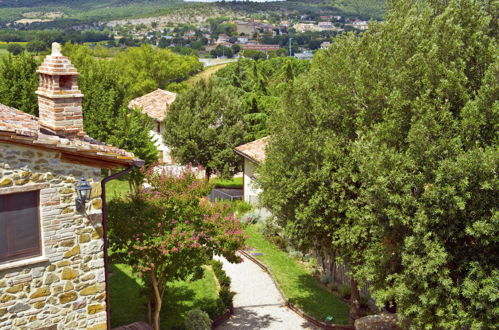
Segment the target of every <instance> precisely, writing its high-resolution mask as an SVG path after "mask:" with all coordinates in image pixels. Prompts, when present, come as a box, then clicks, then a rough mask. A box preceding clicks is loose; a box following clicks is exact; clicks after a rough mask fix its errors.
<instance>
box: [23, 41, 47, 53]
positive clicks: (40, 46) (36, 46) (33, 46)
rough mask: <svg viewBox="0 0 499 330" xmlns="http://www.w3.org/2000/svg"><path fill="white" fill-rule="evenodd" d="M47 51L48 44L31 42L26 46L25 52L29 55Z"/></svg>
mask: <svg viewBox="0 0 499 330" xmlns="http://www.w3.org/2000/svg"><path fill="white" fill-rule="evenodd" d="M47 49H48V44H47V43H45V42H43V41H40V40H33V41H30V42H28V44H27V45H26V50H27V51H28V52H31V53H35V54H37V55H38V54H39V53H42V52H44V51H46V50H47Z"/></svg>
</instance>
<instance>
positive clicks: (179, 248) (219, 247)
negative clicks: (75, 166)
mask: <svg viewBox="0 0 499 330" xmlns="http://www.w3.org/2000/svg"><path fill="white" fill-rule="evenodd" d="M145 177H146V180H147V182H148V183H149V184H150V185H151V188H150V189H146V190H141V191H140V193H139V194H138V195H136V196H130V198H129V199H118V200H116V199H115V200H113V201H112V202H111V203H110V204H109V228H110V239H109V241H110V243H111V246H110V247H111V249H112V250H113V251H114V253H113V255H112V257H113V258H114V259H115V260H117V261H118V262H120V263H126V264H128V265H130V266H132V268H133V269H134V271H135V272H136V273H138V274H139V275H140V276H143V277H144V278H145V279H146V280H147V281H148V283H149V284H150V286H151V299H152V300H154V328H155V329H159V313H160V311H161V307H162V301H163V298H164V293H165V290H166V286H167V282H169V281H172V280H176V279H187V277H188V276H194V277H196V276H201V274H202V272H203V265H205V264H207V263H208V262H210V260H211V259H212V257H213V255H215V254H217V255H222V256H224V257H225V258H227V259H228V260H229V261H231V262H239V261H240V257H239V256H237V255H236V251H237V250H238V249H240V248H242V247H243V245H244V235H243V232H242V230H241V228H240V223H239V221H238V220H237V219H236V218H235V217H234V216H233V214H228V212H227V209H226V208H224V207H222V206H220V205H218V204H211V203H210V202H209V201H208V200H207V199H205V198H203V197H204V196H206V195H207V194H208V192H209V190H210V189H211V185H210V184H209V183H208V182H206V181H203V180H198V179H197V178H196V176H195V175H194V173H193V172H191V171H190V170H186V171H184V172H183V173H182V174H181V175H178V176H175V175H173V174H171V173H164V172H163V173H158V172H155V170H154V169H153V167H150V168H149V169H148V171H147V172H146V173H145Z"/></svg>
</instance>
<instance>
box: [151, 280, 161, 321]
mask: <svg viewBox="0 0 499 330" xmlns="http://www.w3.org/2000/svg"><path fill="white" fill-rule="evenodd" d="M151 284H152V288H153V290H154V314H153V324H152V326H153V328H154V330H160V328H159V313H160V312H161V303H162V297H161V293H160V292H159V284H158V280H157V279H156V276H154V273H151Z"/></svg>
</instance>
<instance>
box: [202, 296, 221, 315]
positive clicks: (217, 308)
mask: <svg viewBox="0 0 499 330" xmlns="http://www.w3.org/2000/svg"><path fill="white" fill-rule="evenodd" d="M203 311H205V312H206V313H208V315H209V316H210V319H212V320H215V319H216V318H217V317H219V316H220V315H222V314H223V313H224V312H225V306H224V303H223V301H222V299H220V298H218V299H217V300H216V301H214V302H212V303H211V304H210V305H207V306H204V307H203Z"/></svg>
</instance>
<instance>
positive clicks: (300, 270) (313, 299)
mask: <svg viewBox="0 0 499 330" xmlns="http://www.w3.org/2000/svg"><path fill="white" fill-rule="evenodd" d="M245 231H246V234H247V235H248V237H249V239H248V241H247V242H246V243H247V245H248V246H251V247H253V248H255V251H254V252H261V253H263V254H264V255H263V256H257V257H256V258H257V259H259V260H261V261H262V262H263V263H264V264H265V265H267V267H269V268H270V270H271V271H272V274H273V275H274V277H275V279H276V280H277V283H278V284H279V287H280V288H281V290H282V291H283V293H284V295H285V296H286V297H287V298H288V299H289V301H290V302H292V303H293V304H295V305H297V306H298V307H300V308H301V309H302V310H303V311H304V312H306V313H307V314H309V315H312V316H313V317H315V318H316V319H318V320H321V321H323V320H324V319H325V318H326V317H327V316H329V315H331V316H333V323H336V324H349V322H350V318H349V314H348V312H349V311H348V305H347V304H346V303H345V302H343V301H342V300H341V299H340V298H339V297H337V296H336V295H334V294H332V293H330V292H328V291H327V290H325V289H324V288H323V287H322V286H321V285H320V284H319V283H318V282H317V280H316V279H315V278H314V277H313V276H312V275H310V273H308V272H307V270H306V269H305V267H304V266H303V265H301V264H300V263H298V262H297V261H296V260H294V259H293V258H291V257H290V256H289V255H288V254H287V253H286V252H283V251H281V250H280V249H278V248H277V247H276V246H275V245H273V244H272V243H270V242H269V241H268V240H267V239H266V238H265V237H264V236H263V235H262V234H261V233H260V232H259V231H258V229H257V227H255V226H254V225H253V226H248V227H247V228H246V230H245Z"/></svg>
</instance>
